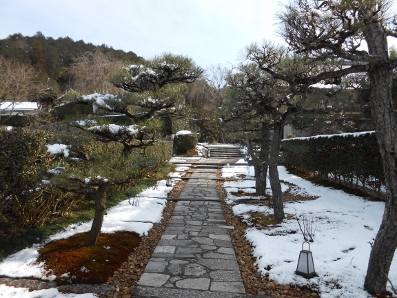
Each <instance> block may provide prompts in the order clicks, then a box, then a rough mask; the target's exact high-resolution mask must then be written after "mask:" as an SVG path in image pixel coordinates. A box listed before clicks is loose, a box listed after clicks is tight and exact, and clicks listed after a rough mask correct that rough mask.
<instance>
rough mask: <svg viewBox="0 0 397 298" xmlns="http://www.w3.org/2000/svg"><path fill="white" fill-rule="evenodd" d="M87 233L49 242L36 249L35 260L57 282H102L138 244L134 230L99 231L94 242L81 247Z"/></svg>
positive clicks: (137, 236)
mask: <svg viewBox="0 0 397 298" xmlns="http://www.w3.org/2000/svg"><path fill="white" fill-rule="evenodd" d="M87 236H88V233H81V234H77V235H74V236H72V237H70V238H67V239H61V240H55V241H52V242H49V243H48V244H46V245H45V246H44V247H42V248H41V249H40V250H39V254H40V257H39V259H38V262H44V263H45V267H46V269H47V270H48V272H50V273H49V274H54V275H55V276H56V281H57V282H58V283H61V284H62V283H63V284H65V283H68V284H69V283H88V284H96V283H105V282H106V281H107V279H108V278H109V277H110V276H112V275H113V272H114V271H115V270H117V269H118V268H119V267H120V265H121V264H122V263H123V262H124V261H125V260H126V259H127V258H128V256H129V255H130V254H131V253H132V252H133V251H134V249H135V248H136V247H137V246H138V245H139V243H140V241H141V237H140V236H139V235H138V234H137V233H134V232H127V231H119V232H116V233H110V234H107V233H101V234H100V235H99V238H98V241H97V244H96V245H94V246H85V245H84V244H85V240H86V238H87Z"/></svg>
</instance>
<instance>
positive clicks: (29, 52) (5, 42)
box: [0, 32, 143, 90]
mask: <svg viewBox="0 0 397 298" xmlns="http://www.w3.org/2000/svg"><path fill="white" fill-rule="evenodd" d="M87 52H91V53H96V52H100V53H102V54H106V55H110V56H111V57H112V58H114V59H115V60H120V61H129V62H137V61H139V60H141V59H143V58H141V57H139V56H137V55H136V54H135V53H134V52H132V51H130V52H127V53H126V52H124V51H122V50H115V49H113V48H112V47H111V46H108V45H106V44H102V45H99V46H98V45H93V44H92V43H85V42H84V41H83V40H79V41H74V40H73V39H72V38H70V37H60V38H58V39H54V38H52V37H45V36H44V35H43V34H42V33H41V32H37V33H36V34H35V35H34V36H32V37H29V36H23V35H22V34H20V33H16V34H13V35H10V36H8V37H7V38H5V39H1V40H0V56H3V57H4V58H5V59H6V60H10V61H12V62H13V63H18V64H24V65H31V66H33V67H34V68H35V70H37V71H38V74H39V76H38V78H37V80H38V81H41V82H44V81H48V79H50V80H51V81H52V82H53V84H55V85H56V87H57V89H58V88H59V90H67V89H69V88H71V87H72V84H73V80H74V78H73V75H72V73H71V72H70V71H69V70H70V67H71V65H72V64H73V62H75V60H76V59H77V58H78V57H81V56H82V55H84V54H86V53H87ZM52 87H53V86H52Z"/></svg>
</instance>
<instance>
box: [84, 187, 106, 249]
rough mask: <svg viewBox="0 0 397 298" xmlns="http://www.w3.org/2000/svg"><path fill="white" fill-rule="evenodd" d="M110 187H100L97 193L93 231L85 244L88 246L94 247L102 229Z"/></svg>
mask: <svg viewBox="0 0 397 298" xmlns="http://www.w3.org/2000/svg"><path fill="white" fill-rule="evenodd" d="M108 187H109V185H108V184H107V183H104V184H101V185H99V186H98V189H97V191H96V193H95V215H94V220H93V222H92V226H91V230H90V232H89V234H88V238H87V240H86V242H85V245H86V246H94V245H95V244H96V241H97V239H98V236H99V233H100V232H101V229H102V223H103V218H104V216H105V210H106V191H107V189H108Z"/></svg>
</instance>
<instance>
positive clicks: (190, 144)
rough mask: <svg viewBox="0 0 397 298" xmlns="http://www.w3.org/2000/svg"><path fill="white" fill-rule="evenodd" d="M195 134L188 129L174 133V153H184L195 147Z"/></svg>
mask: <svg viewBox="0 0 397 298" xmlns="http://www.w3.org/2000/svg"><path fill="white" fill-rule="evenodd" d="M196 145H197V135H196V134H193V133H192V132H190V131H187V130H182V131H179V132H177V133H176V135H175V138H174V153H175V154H186V153H187V152H188V151H189V150H191V149H194V148H196Z"/></svg>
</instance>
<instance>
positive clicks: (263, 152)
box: [247, 125, 269, 196]
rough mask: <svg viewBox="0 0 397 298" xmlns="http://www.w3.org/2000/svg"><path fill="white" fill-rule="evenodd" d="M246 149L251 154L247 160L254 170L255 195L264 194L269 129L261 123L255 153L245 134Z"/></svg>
mask: <svg viewBox="0 0 397 298" xmlns="http://www.w3.org/2000/svg"><path fill="white" fill-rule="evenodd" d="M247 149H248V153H249V155H250V156H251V160H249V161H248V164H249V165H253V167H254V171H255V191H256V195H257V196H264V195H265V194H266V185H267V170H268V168H269V166H268V164H269V129H268V128H267V127H266V126H265V125H263V126H262V128H261V143H260V152H259V154H256V152H255V151H254V148H253V147H252V144H251V141H250V139H249V137H248V135H247Z"/></svg>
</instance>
